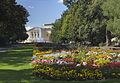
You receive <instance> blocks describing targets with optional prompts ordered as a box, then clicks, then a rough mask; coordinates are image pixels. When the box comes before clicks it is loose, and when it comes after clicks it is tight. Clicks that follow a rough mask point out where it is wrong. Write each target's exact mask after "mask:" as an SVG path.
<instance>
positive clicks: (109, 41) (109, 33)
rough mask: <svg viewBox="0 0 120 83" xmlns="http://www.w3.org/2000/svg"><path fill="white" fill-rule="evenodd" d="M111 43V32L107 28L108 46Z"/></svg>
mask: <svg viewBox="0 0 120 83" xmlns="http://www.w3.org/2000/svg"><path fill="white" fill-rule="evenodd" d="M109 45H111V32H110V31H108V30H107V29H106V46H107V47H108V46H109Z"/></svg>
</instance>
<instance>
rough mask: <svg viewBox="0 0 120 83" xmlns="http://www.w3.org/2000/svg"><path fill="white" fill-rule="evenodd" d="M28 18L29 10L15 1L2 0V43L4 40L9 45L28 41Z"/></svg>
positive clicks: (0, 15) (0, 13)
mask: <svg viewBox="0 0 120 83" xmlns="http://www.w3.org/2000/svg"><path fill="white" fill-rule="evenodd" d="M28 16H29V14H28V12H27V10H26V9H25V8H24V7H23V6H21V5H17V3H16V2H15V0H0V36H1V37H0V40H1V41H0V42H2V40H4V43H5V44H7V43H10V42H11V43H12V42H16V41H22V40H24V39H26V38H27V34H26V29H25V24H26V22H27V21H28V19H27V17H28ZM2 44H3V43H2Z"/></svg>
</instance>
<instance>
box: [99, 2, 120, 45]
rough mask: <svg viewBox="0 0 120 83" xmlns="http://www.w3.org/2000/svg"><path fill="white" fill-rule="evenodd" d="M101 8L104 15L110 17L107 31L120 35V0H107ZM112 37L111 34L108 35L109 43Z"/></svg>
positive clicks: (107, 22)
mask: <svg viewBox="0 0 120 83" xmlns="http://www.w3.org/2000/svg"><path fill="white" fill-rule="evenodd" d="M101 8H102V9H103V13H104V15H105V16H107V17H108V20H107V21H106V24H107V27H106V32H107V31H110V32H111V33H112V34H114V35H117V36H118V35H119V36H120V0H114V1H113V0H105V2H104V4H103V5H102V6H101ZM110 39H111V38H109V34H108V35H106V40H107V41H106V43H107V45H108V44H109V41H110Z"/></svg>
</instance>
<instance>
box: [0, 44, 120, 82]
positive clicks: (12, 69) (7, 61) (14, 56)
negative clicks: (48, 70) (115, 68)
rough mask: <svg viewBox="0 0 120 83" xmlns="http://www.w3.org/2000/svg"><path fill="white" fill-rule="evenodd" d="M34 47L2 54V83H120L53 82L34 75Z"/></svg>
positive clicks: (0, 69)
mask: <svg viewBox="0 0 120 83" xmlns="http://www.w3.org/2000/svg"><path fill="white" fill-rule="evenodd" d="M31 57H32V46H26V45H25V46H20V47H16V48H12V49H9V50H8V52H4V53H0V83H68V82H69V83H119V82H120V80H96V81H93V80H91V81H53V80H41V79H39V78H36V77H34V76H33V75H32V70H31V65H30V59H31Z"/></svg>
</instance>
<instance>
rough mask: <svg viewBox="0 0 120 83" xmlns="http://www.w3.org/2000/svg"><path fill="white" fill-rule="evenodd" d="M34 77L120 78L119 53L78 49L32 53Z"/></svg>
mask: <svg viewBox="0 0 120 83" xmlns="http://www.w3.org/2000/svg"><path fill="white" fill-rule="evenodd" d="M34 57H35V58H34V59H32V66H33V73H34V75H36V76H38V77H40V78H44V79H56V80H87V79H90V80H91V79H103V78H105V79H109V78H118V79H119V78H120V51H118V50H117V51H114V50H102V49H80V50H72V51H68V50H67V51H65V50H64V51H56V52H52V51H47V52H42V54H40V51H38V53H37V52H36V53H34Z"/></svg>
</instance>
